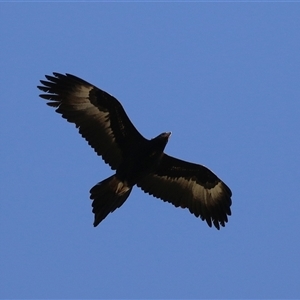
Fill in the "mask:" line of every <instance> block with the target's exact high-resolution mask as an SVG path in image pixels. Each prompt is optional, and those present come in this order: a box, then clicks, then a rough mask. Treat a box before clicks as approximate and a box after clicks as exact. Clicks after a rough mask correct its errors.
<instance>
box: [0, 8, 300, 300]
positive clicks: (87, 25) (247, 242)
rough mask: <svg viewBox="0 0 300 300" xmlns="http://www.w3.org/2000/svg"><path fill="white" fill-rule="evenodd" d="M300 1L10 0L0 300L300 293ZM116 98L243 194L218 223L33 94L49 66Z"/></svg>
mask: <svg viewBox="0 0 300 300" xmlns="http://www.w3.org/2000/svg"><path fill="white" fill-rule="evenodd" d="M299 15H300V3H232V2H231V3H82V2H81V3H67V2H65V3H33V2H32V3H13V2H11V3H0V36H1V47H0V54H1V59H0V67H1V69H0V73H1V80H0V89H1V110H0V120H1V124H0V125H1V126H0V130H1V161H0V163H1V166H0V167H1V175H0V176H1V187H0V188H1V190H0V191H1V194H0V196H1V202H0V240H1V247H0V266H1V267H0V268H1V272H0V298H134V297H135V298H292V297H293V298H300V282H299V277H300V244H299V239H300V229H299V228H300V217H299V215H300V196H299V178H300V171H299V167H300V159H299V154H300V141H299V139H300V38H299V37H300V35H299V34H300V18H299ZM53 71H54V72H61V73H65V72H67V73H71V74H74V75H77V76H79V77H81V78H83V79H85V80H87V81H89V82H91V83H93V84H95V85H97V86H98V87H100V88H102V89H104V90H105V91H107V92H109V93H110V94H112V95H114V96H115V97H117V98H118V99H119V100H120V101H121V102H122V104H123V106H124V108H125V110H126V111H127V113H128V115H129V117H130V118H131V120H132V121H133V123H134V124H135V125H136V127H137V128H138V129H139V131H140V132H141V133H142V134H143V135H144V136H145V137H147V138H152V137H154V136H156V135H158V134H159V133H161V132H164V131H172V136H171V139H170V141H169V143H168V145H167V147H166V152H167V153H168V154H170V155H173V156H176V157H178V158H181V159H184V160H187V161H192V162H196V163H200V164H204V165H206V166H207V167H209V168H210V169H212V170H213V171H214V172H215V173H216V174H217V175H218V176H219V177H220V178H221V179H222V180H224V182H225V183H226V184H227V185H228V186H229V187H230V188H231V190H232V192H233V197H232V200H233V204H232V216H231V217H230V219H229V223H228V224H227V225H226V227H225V228H222V229H221V230H220V231H218V230H216V229H214V228H209V227H208V226H207V225H206V223H205V222H202V221H201V220H200V219H197V218H195V217H194V216H193V215H191V214H190V213H189V212H188V211H187V210H183V209H179V208H175V207H173V206H172V205H170V204H167V203H164V202H163V201H161V200H158V199H155V198H153V197H151V196H149V195H147V194H144V193H143V192H142V191H141V190H139V189H138V188H135V189H134V190H133V192H132V193H131V195H130V198H129V199H128V201H127V202H126V203H125V204H124V205H123V206H122V207H121V208H120V209H118V210H117V211H115V212H114V213H113V214H110V215H109V216H108V217H107V218H106V219H105V220H104V221H103V223H101V224H100V225H99V226H98V227H97V228H94V227H93V226H92V222H93V214H92V212H91V201H90V200H89V189H90V188H91V187H92V186H93V185H94V184H96V183H97V182H99V181H101V180H103V179H105V178H106V177H108V176H110V175H111V174H112V173H113V172H112V171H111V170H110V168H109V166H108V165H106V164H104V162H103V161H102V159H101V158H100V157H97V155H96V154H95V153H94V151H93V150H92V149H91V148H90V147H89V146H88V144H87V143H86V142H85V141H84V139H82V138H81V137H80V135H79V134H78V133H77V130H76V129H75V126H74V125H73V124H69V123H67V122H66V121H65V120H63V119H62V118H61V117H60V116H59V115H58V114H56V113H55V112H54V110H53V109H52V108H50V107H47V106H46V105H45V101H44V100H42V99H41V98H39V96H38V95H39V93H40V92H39V90H38V89H37V88H36V86H37V85H38V84H39V80H40V79H43V78H44V75H45V74H51V72H53Z"/></svg>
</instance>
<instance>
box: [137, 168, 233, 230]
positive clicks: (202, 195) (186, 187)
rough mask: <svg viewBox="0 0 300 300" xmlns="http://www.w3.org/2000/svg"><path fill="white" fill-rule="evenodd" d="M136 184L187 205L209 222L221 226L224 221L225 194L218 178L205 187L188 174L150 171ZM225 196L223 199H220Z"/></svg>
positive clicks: (179, 205)
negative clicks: (210, 186)
mask: <svg viewBox="0 0 300 300" xmlns="http://www.w3.org/2000/svg"><path fill="white" fill-rule="evenodd" d="M137 186H139V187H140V188H141V189H142V190H143V191H145V192H146V193H148V194H150V195H153V196H154V197H156V198H160V199H162V200H163V201H167V202H170V203H172V204H173V205H175V206H176V207H182V208H188V209H189V211H190V212H191V213H192V214H194V215H195V216H196V217H199V216H200V217H201V219H202V220H206V221H207V223H208V225H209V226H211V225H212V223H213V224H214V225H215V226H216V227H217V228H219V224H221V226H224V225H225V222H227V215H226V212H227V211H226V209H224V207H225V206H226V204H228V203H227V201H228V195H226V191H224V189H223V183H222V181H219V182H218V183H216V185H215V186H214V187H212V188H205V187H204V186H203V185H201V184H199V183H197V182H196V180H194V179H192V178H191V179H187V178H184V177H176V178H173V177H169V176H159V175H156V174H151V175H148V176H146V177H144V178H143V179H142V180H140V181H139V182H138V183H137ZM224 197H225V199H224ZM229 199H230V197H229ZM225 200H226V203H223V201H225ZM229 214H230V213H229Z"/></svg>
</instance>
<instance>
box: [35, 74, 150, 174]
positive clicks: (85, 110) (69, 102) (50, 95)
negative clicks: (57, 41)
mask: <svg viewBox="0 0 300 300" xmlns="http://www.w3.org/2000/svg"><path fill="white" fill-rule="evenodd" d="M53 75H54V76H48V75H46V78H47V80H48V81H45V80H41V83H42V84H43V86H38V88H39V89H40V90H42V91H43V92H45V93H46V94H42V95H40V97H41V98H44V99H46V100H49V102H47V104H48V105H49V106H52V107H57V109H56V112H58V113H59V114H61V115H62V117H63V118H65V119H67V120H68V121H69V122H71V123H74V124H75V125H76V127H77V128H78V129H79V133H80V134H81V135H82V136H83V137H84V138H85V139H86V140H87V142H88V143H89V145H90V146H91V147H92V148H94V150H95V151H96V153H97V154H98V155H100V156H102V158H103V159H104V161H105V162H106V163H108V164H109V165H110V166H111V168H112V169H117V168H118V166H119V165H120V163H121V161H122V157H123V155H124V153H126V152H127V151H129V150H130V146H131V145H132V143H136V142H139V141H140V140H144V137H143V136H142V135H141V134H140V133H139V132H138V131H137V129H136V128H135V127H134V125H133V124H132V123H131V121H130V119H129V118H128V116H127V115H126V113H125V111H124V109H123V107H122V105H121V103H120V102H119V101H118V100H117V99H116V98H114V97H113V96H111V95H109V94H108V93H106V92H104V91H102V90H100V89H99V88H97V87H96V86H94V85H92V84H90V83H88V82H86V81H84V80H82V79H80V78H78V77H76V76H73V75H70V74H66V75H63V74H59V73H53Z"/></svg>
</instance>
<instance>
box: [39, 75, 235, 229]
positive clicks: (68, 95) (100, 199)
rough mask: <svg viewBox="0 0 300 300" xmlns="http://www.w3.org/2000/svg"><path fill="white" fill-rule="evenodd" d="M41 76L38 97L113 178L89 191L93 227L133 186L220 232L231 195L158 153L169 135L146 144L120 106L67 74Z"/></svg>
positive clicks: (212, 179) (199, 169)
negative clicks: (72, 128) (72, 127)
mask: <svg viewBox="0 0 300 300" xmlns="http://www.w3.org/2000/svg"><path fill="white" fill-rule="evenodd" d="M53 75H54V76H48V75H46V78H47V81H46V80H41V83H42V86H38V88H39V89H40V90H42V91H43V92H45V94H42V95H40V97H41V98H43V99H46V100H48V102H47V104H48V105H49V106H51V107H55V108H56V112H57V113H59V114H61V115H62V117H63V118H65V119H67V121H69V122H71V123H74V124H75V125H76V128H78V130H79V133H80V134H81V135H82V137H84V138H85V139H86V141H87V142H88V144H89V145H90V146H91V147H92V148H93V149H94V150H95V152H96V153H97V154H98V155H99V156H102V158H103V160H104V161H105V162H106V163H107V164H109V165H110V167H111V169H112V170H115V171H116V172H115V174H114V175H112V176H111V177H109V178H107V179H105V180H103V181H101V182H99V183H97V184H96V185H95V186H94V187H93V188H92V189H91V190H90V194H91V195H90V198H91V199H92V200H93V202H92V207H93V213H94V214H95V219H94V226H97V225H98V224H99V223H100V222H101V221H102V220H104V219H105V218H106V216H107V215H108V214H109V213H110V212H113V211H114V210H115V209H117V208H119V207H120V206H122V204H123V203H124V202H125V201H126V199H127V198H128V196H129V194H130V192H131V190H132V188H133V186H134V185H137V186H138V187H139V188H141V189H142V190H143V191H144V192H146V193H148V194H150V195H153V196H154V197H156V198H160V199H162V200H163V201H166V202H170V203H172V204H173V205H175V206H176V207H182V208H188V209H189V211H190V212H191V213H192V214H194V215H195V216H196V217H200V218H201V219H202V220H205V221H206V222H207V224H208V225H209V226H210V227H211V226H212V224H213V225H214V226H215V227H216V228H217V229H220V225H221V226H223V227H224V226H225V223H226V222H227V221H228V219H227V216H229V215H231V210H230V206H231V195H232V194H231V191H230V189H229V187H228V186H227V185H226V184H225V183H224V182H223V181H221V180H220V179H219V178H218V177H217V176H216V175H215V174H214V173H213V172H212V171H210V170H209V169H207V168H206V167H204V166H202V165H198V164H194V163H190V162H186V161H183V160H180V159H178V158H174V157H172V156H169V155H167V154H166V153H164V149H165V146H166V144H167V142H168V139H169V137H170V135H171V133H170V132H164V133H162V134H160V135H158V136H157V137H155V138H153V139H151V140H148V139H146V138H144V137H143V136H142V135H141V134H140V133H139V132H138V130H137V129H136V128H135V127H134V125H133V124H132V123H131V121H130V119H129V118H128V116H127V114H126V112H125V110H124V109H123V107H122V105H121V103H120V102H119V101H118V100H117V99H116V98H114V97H113V96H111V95H109V94H108V93H106V92H105V91H103V90H101V89H99V88H97V87H96V86H94V85H92V84H90V83H88V82H86V81H84V80H82V79H80V78H78V77H76V76H74V75H71V74H66V75H63V74H59V73H53Z"/></svg>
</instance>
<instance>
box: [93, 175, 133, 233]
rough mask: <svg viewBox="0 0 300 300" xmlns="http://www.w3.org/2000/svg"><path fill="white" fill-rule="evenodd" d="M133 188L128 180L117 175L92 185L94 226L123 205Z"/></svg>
mask: <svg viewBox="0 0 300 300" xmlns="http://www.w3.org/2000/svg"><path fill="white" fill-rule="evenodd" d="M131 190H132V187H131V186H127V185H126V182H122V181H121V180H119V179H118V178H117V177H116V176H115V175H113V176H111V177H108V178H107V179H105V180H103V181H101V182H99V183H97V184H96V185H95V186H94V187H92V188H91V190H90V193H91V196H90V198H91V199H92V200H93V203H92V207H93V213H94V214H95V220H94V226H95V227H96V226H97V225H98V224H99V223H100V222H101V221H102V220H104V219H105V218H106V216H107V215H108V214H109V213H111V212H113V211H114V210H116V209H117V208H119V207H121V206H122V204H123V203H124V202H125V201H126V199H127V198H128V196H129V194H130V192H131Z"/></svg>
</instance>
